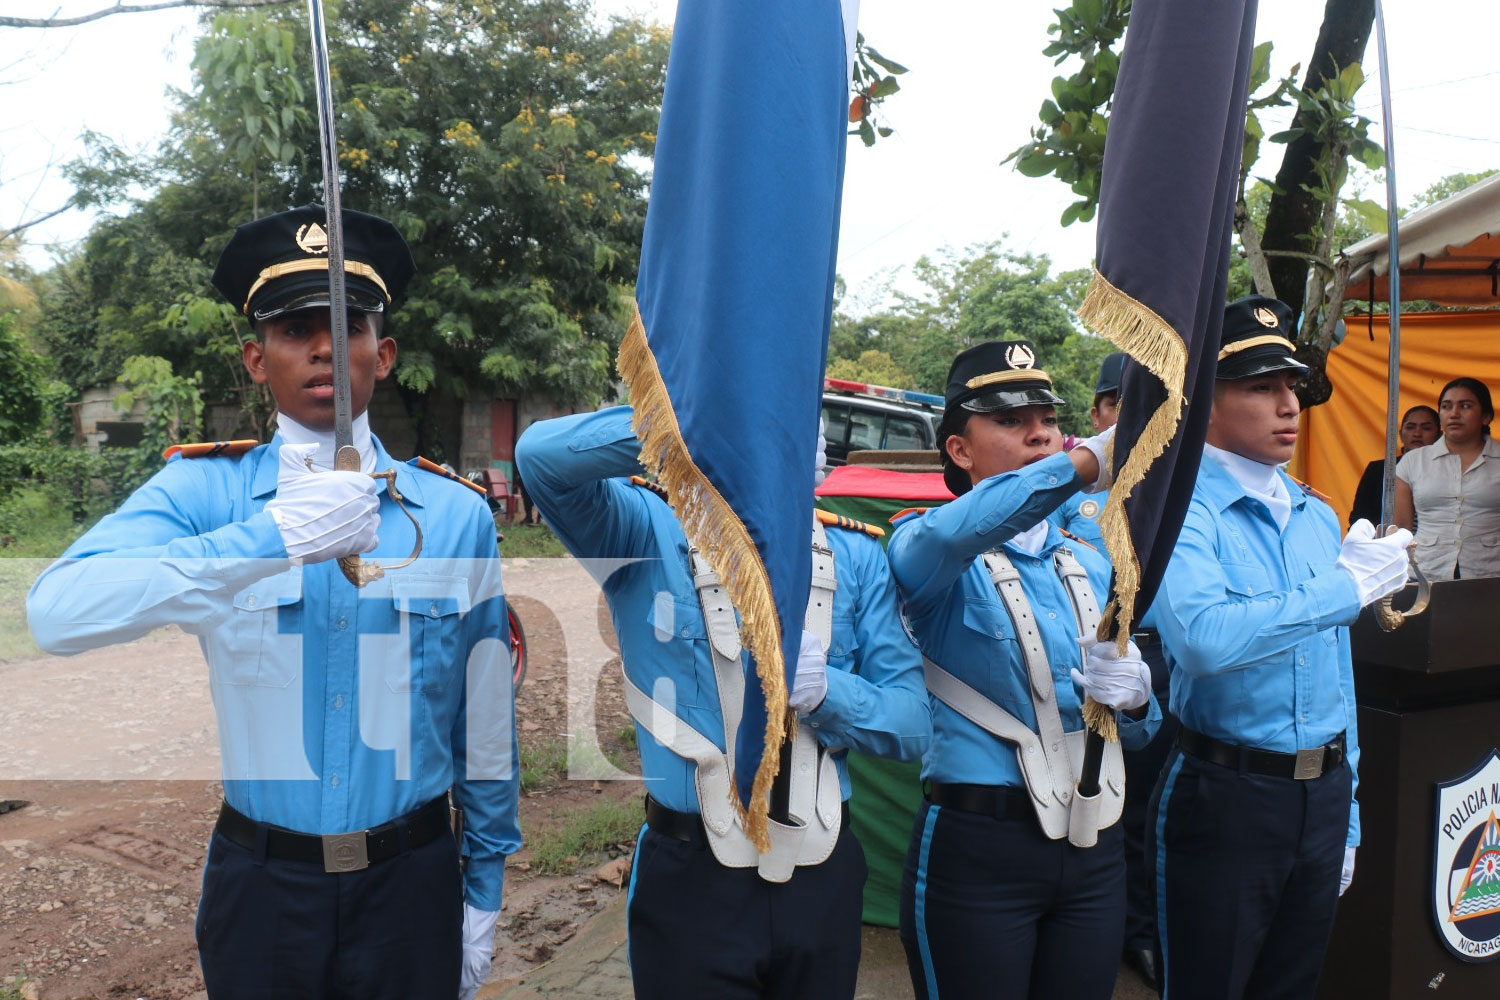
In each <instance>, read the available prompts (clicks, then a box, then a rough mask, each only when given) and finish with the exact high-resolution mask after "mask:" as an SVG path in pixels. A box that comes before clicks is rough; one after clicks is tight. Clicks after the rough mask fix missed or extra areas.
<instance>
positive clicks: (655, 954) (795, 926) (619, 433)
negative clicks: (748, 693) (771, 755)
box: [516, 407, 931, 998]
mask: <svg viewBox="0 0 1500 1000" xmlns="http://www.w3.org/2000/svg"><path fill="white" fill-rule="evenodd" d="M639 454H640V442H639V441H638V440H637V439H636V435H635V432H634V431H633V430H632V428H631V411H630V410H629V408H628V407H615V408H613V409H607V410H602V411H600V412H598V413H587V414H578V415H575V416H571V417H561V418H558V419H555V420H546V421H540V422H538V423H536V424H533V425H532V426H531V427H529V428H528V429H527V431H526V433H525V434H523V435H522V437H521V440H520V441H519V442H518V443H517V445H516V461H517V463H518V465H520V467H521V471H522V474H523V475H524V476H525V477H526V483H527V488H528V489H529V490H530V491H531V495H532V497H533V498H534V499H535V501H536V505H537V507H538V509H540V510H541V512H542V514H543V516H544V517H545V518H546V520H547V523H548V525H549V526H551V528H552V529H553V531H555V532H556V533H557V535H558V537H559V538H560V539H561V540H562V542H563V544H564V545H566V546H567V547H568V550H569V551H570V552H572V553H573V554H574V555H576V556H578V557H579V558H580V559H584V560H588V561H589V562H588V566H589V568H590V570H591V572H594V573H595V574H596V576H597V577H598V578H599V582H600V585H601V586H602V587H603V589H604V594H605V597H606V598H607V599H608V601H609V607H610V611H611V614H612V616H613V620H614V627H615V632H616V634H617V635H618V637H619V648H620V656H621V660H622V662H623V666H624V671H625V677H626V686H627V701H628V702H630V704H631V710H632V714H633V715H634V716H635V718H636V724H637V728H638V731H639V732H640V740H639V746H640V752H641V769H642V771H643V772H644V773H645V779H646V789H647V792H648V799H647V806H646V823H647V825H646V827H645V829H643V830H642V833H641V837H640V840H639V842H638V844H637V847H636V857H635V863H634V866H633V868H632V871H631V883H630V899H629V910H628V927H629V942H630V944H629V954H630V963H631V977H632V980H633V982H634V987H635V995H636V996H637V997H679V996H703V997H710V996H711V997H715V998H736V997H745V998H750V997H786V998H793V997H852V996H853V994H854V984H855V978H856V974H857V971H858V965H859V951H860V929H859V927H860V910H861V890H862V887H863V884H864V877H865V864H864V855H863V852H862V851H861V849H860V847H859V844H858V842H857V841H856V840H855V839H854V837H853V835H852V834H851V832H850V831H849V827H848V817H847V811H845V810H841V808H840V803H841V802H842V801H843V800H845V799H847V798H848V796H849V792H850V787H849V778H848V773H847V770H846V767H845V764H844V759H843V758H844V755H845V753H846V752H847V751H848V750H851V749H852V750H859V751H860V752H863V753H869V754H874V755H877V756H882V757H890V758H894V759H897V760H914V759H916V758H917V757H919V756H920V755H921V754H922V752H923V751H924V750H925V749H926V748H927V745H928V740H929V737H930V732H931V724H930V720H929V716H928V710H927V699H926V697H925V695H924V693H923V690H922V675H921V661H920V658H919V656H918V654H917V651H916V649H915V647H914V646H913V645H912V643H911V640H910V639H909V638H908V637H907V635H906V633H905V632H904V631H903V629H902V627H901V624H900V616H899V613H898V610H897V605H896V592H895V586H894V584H893V583H892V581H891V577H890V572H889V569H888V567H887V564H886V561H885V554H884V553H883V552H882V550H881V548H880V545H879V543H878V542H876V541H875V539H874V538H873V537H871V535H870V533H869V531H868V530H867V529H866V528H865V527H864V526H862V525H859V524H858V523H857V522H849V521H847V520H844V521H843V524H842V525H841V524H840V523H838V522H839V521H840V519H837V518H829V519H827V520H830V521H832V522H834V523H829V524H827V525H826V531H825V532H824V535H825V536H826V545H823V551H822V552H821V553H820V552H818V551H815V549H816V548H817V546H814V547H813V548H810V550H809V557H810V558H813V559H814V587H815V588H816V587H817V586H818V579H819V577H820V575H822V574H823V573H825V572H826V570H827V567H826V564H825V563H820V562H819V556H820V555H821V556H822V557H828V556H831V562H832V574H833V576H834V577H836V583H835V584H834V589H833V594H832V620H831V634H830V636H829V640H828V642H827V645H826V648H825V646H824V644H823V642H822V641H821V640H820V639H818V638H813V637H810V635H809V633H808V632H807V631H804V633H803V643H802V646H803V652H802V655H801V656H800V657H799V658H798V663H797V672H796V681H795V684H794V686H793V690H792V691H791V692H790V697H789V703H790V705H791V706H792V707H793V708H794V709H795V710H796V711H797V712H798V715H799V718H800V720H801V721H800V725H799V727H798V728H799V731H801V732H804V733H807V734H811V737H812V740H813V743H814V744H815V745H816V747H817V748H820V749H819V750H818V753H819V757H818V761H817V764H816V765H812V766H810V768H808V769H804V768H801V767H799V766H796V765H795V764H794V766H793V768H792V775H793V781H794V784H793V792H792V795H793V798H794V799H795V798H796V796H797V794H798V792H797V788H798V785H797V784H796V781H797V775H798V774H799V772H800V773H803V774H807V775H808V776H809V777H811V776H812V774H813V773H815V772H821V773H822V778H821V779H820V780H819V782H818V784H817V794H818V800H819V805H818V807H817V812H818V815H819V821H820V822H821V821H827V822H825V827H827V830H828V832H829V837H828V840H827V843H826V848H825V851H826V853H825V856H823V857H821V858H819V857H811V858H810V857H807V856H801V857H798V858H797V859H796V861H797V865H796V867H795V868H794V869H793V870H791V871H790V877H789V878H782V880H780V881H771V880H769V879H768V878H766V877H762V872H761V869H760V868H759V867H758V866H759V864H760V862H759V859H758V857H757V855H756V853H755V850H754V847H753V846H752V845H749V844H748V841H745V840H744V837H743V834H740V833H739V831H738V829H737V828H736V827H735V826H734V824H733V823H732V822H729V821H728V819H727V817H728V816H729V813H728V808H729V807H728V804H727V796H728V795H729V794H731V793H730V791H729V786H728V784H727V783H725V779H724V773H725V771H726V770H727V771H728V773H729V774H732V773H733V768H732V767H728V768H727V769H726V766H725V764H726V757H725V755H726V753H727V751H726V742H725V730H726V726H725V721H724V719H725V713H726V711H728V712H737V711H738V699H737V696H736V697H732V698H728V699H725V700H723V701H721V696H722V695H723V693H724V691H723V689H724V687H725V686H726V685H730V686H732V685H733V684H734V683H735V682H736V678H738V677H741V676H743V675H744V672H745V671H746V670H748V664H749V660H748V654H747V653H743V652H742V651H741V650H740V648H739V643H738V639H737V638H736V635H737V624H736V622H735V620H734V617H733V609H732V608H729V607H728V605H727V600H726V601H723V602H722V603H719V602H720V601H721V598H720V596H719V595H718V593H717V592H716V591H715V589H714V588H715V587H716V586H717V581H716V580H708V581H707V582H705V578H706V577H711V575H712V574H711V570H709V569H708V568H707V567H706V566H695V563H694V555H693V554H692V553H691V552H690V550H689V545H688V541H687V537H686V536H685V535H684V534H683V531H682V528H681V526H680V525H679V523H678V521H677V519H676V517H675V516H674V514H673V512H672V509H671V507H670V506H668V504H667V502H666V501H665V500H664V499H663V498H662V497H661V496H660V495H658V493H657V492H656V490H655V489H654V488H653V487H652V486H651V484H648V483H647V482H646V481H645V480H643V479H641V478H640V477H639V475H638V474H639V473H641V472H642V471H643V470H642V467H641V464H640V461H639V457H638V456H639ZM632 476H634V477H635V478H634V479H632V478H631V477H632ZM809 503H811V498H809ZM874 530H877V531H878V529H874ZM810 543H811V540H810ZM820 566H822V567H823V569H820ZM695 570H696V571H697V572H698V574H699V578H698V579H697V580H695ZM810 604H813V605H815V604H816V601H810ZM710 605H712V606H714V607H717V608H719V609H720V610H719V611H718V612H716V613H715V615H716V616H715V618H714V620H713V621H710V620H709V618H708V614H709V612H708V610H707V609H708V608H709V606H710ZM722 614H727V615H728V618H727V619H724V618H721V617H719V615H722ZM810 617H811V615H810ZM726 645H727V646H728V647H730V648H729V650H728V652H727V653H726V651H725V649H724V647H725V646H726ZM726 671H727V673H726ZM749 677H750V680H751V681H752V682H753V680H754V674H753V673H750V674H749ZM648 699H649V700H648ZM727 728H728V729H729V731H730V733H731V734H732V733H733V732H734V731H735V730H736V728H737V727H735V726H730V727H727ZM690 734H691V735H690ZM693 736H696V737H699V740H698V742H697V745H696V746H694V745H693V739H692V737H693ZM690 754H696V755H697V756H696V757H690V756H689V755H690ZM825 769H826V770H825ZM715 777H717V778H718V779H719V784H717V785H716V784H714V779H715ZM803 818H804V819H808V820H809V821H811V820H812V817H803ZM721 820H725V823H724V824H723V825H720V821H721ZM834 831H836V832H834ZM809 836H811V834H810V835H809ZM820 853H822V852H820ZM785 874H786V873H785V872H783V873H782V875H783V876H784V875H785Z"/></svg>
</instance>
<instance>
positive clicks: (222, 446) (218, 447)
mask: <svg viewBox="0 0 1500 1000" xmlns="http://www.w3.org/2000/svg"><path fill="white" fill-rule="evenodd" d="M259 447H260V442H259V441H200V442H198V443H196V444H174V445H173V446H172V447H170V448H168V449H167V450H166V451H164V452H162V453H161V457H162V458H171V457H172V456H173V455H177V456H179V457H181V458H218V457H220V456H222V457H224V458H233V457H234V456H236V455H243V454H244V453H245V452H247V451H249V450H250V449H251V448H259Z"/></svg>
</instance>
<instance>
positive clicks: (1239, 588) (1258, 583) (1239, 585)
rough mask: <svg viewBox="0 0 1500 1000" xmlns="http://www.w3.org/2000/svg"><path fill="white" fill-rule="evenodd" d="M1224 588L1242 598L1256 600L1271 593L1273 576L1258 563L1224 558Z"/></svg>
mask: <svg viewBox="0 0 1500 1000" xmlns="http://www.w3.org/2000/svg"><path fill="white" fill-rule="evenodd" d="M1219 565H1221V566H1222V567H1223V568H1224V589H1225V590H1227V591H1228V592H1229V593H1230V595H1231V596H1233V597H1238V598H1240V599H1242V600H1255V599H1258V598H1262V597H1265V596H1267V595H1269V594H1270V593H1271V578H1270V576H1269V575H1268V574H1267V573H1266V570H1265V567H1264V566H1261V565H1260V564H1258V563H1252V562H1240V561H1238V560H1233V559H1222V560H1220V562H1219Z"/></svg>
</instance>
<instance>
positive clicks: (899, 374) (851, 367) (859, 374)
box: [828, 350, 912, 388]
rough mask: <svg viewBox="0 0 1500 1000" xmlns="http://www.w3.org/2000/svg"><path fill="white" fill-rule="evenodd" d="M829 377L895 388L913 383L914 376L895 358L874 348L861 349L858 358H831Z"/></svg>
mask: <svg viewBox="0 0 1500 1000" xmlns="http://www.w3.org/2000/svg"><path fill="white" fill-rule="evenodd" d="M828 377H829V378H842V379H848V380H849V381H851V382H867V383H869V384H871V385H888V386H893V387H895V388H902V387H905V386H909V385H911V384H912V377H911V376H910V375H908V374H907V373H906V371H904V370H903V369H902V368H901V367H900V366H899V365H897V364H896V361H895V359H894V358H892V357H891V356H890V355H889V354H887V353H885V352H884V351H874V350H871V351H860V352H859V357H857V358H832V359H830V360H829V362H828Z"/></svg>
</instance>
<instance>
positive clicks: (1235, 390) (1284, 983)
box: [1149, 295, 1411, 1000]
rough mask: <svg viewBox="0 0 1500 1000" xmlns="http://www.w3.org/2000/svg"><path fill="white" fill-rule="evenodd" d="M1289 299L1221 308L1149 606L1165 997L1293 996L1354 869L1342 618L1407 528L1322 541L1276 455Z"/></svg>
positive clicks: (1390, 573) (1294, 365)
mask: <svg viewBox="0 0 1500 1000" xmlns="http://www.w3.org/2000/svg"><path fill="white" fill-rule="evenodd" d="M1291 324H1292V313H1291V310H1290V309H1289V308H1288V307H1287V306H1285V305H1284V304H1283V303H1281V302H1278V301H1276V300H1274V299H1270V298H1265V297H1263V296H1258V295H1257V296H1251V297H1249V298H1247V299H1241V300H1239V301H1237V302H1233V303H1231V304H1230V305H1229V307H1228V308H1227V309H1226V310H1225V317H1224V335H1223V342H1222V346H1221V349H1220V351H1219V362H1218V381H1217V384H1216V385H1215V389H1214V397H1213V410H1212V415H1211V416H1210V418H1209V425H1208V443H1207V446H1206V447H1205V449H1204V457H1203V462H1202V465H1201V467H1200V469H1199V472H1198V482H1197V485H1196V487H1195V489H1194V492H1193V497H1192V501H1191V504H1190V505H1189V508H1188V512H1187V516H1186V519H1185V520H1184V522H1183V526H1182V533H1181V535H1180V536H1179V538H1178V540H1177V546H1176V549H1175V550H1174V551H1173V554H1172V560H1171V563H1170V565H1169V566H1168V568H1167V572H1166V575H1165V576H1164V577H1163V580H1162V584H1161V590H1160V592H1159V593H1158V594H1157V597H1156V600H1155V602H1154V603H1153V605H1152V615H1153V616H1154V618H1155V621H1156V625H1157V627H1158V628H1159V629H1160V631H1161V638H1162V643H1163V645H1164V646H1165V648H1166V653H1167V657H1168V661H1169V663H1170V665H1171V667H1172V711H1173V713H1174V714H1176V715H1177V716H1178V718H1179V719H1181V721H1182V728H1181V729H1180V730H1179V733H1178V738H1177V747H1176V748H1174V749H1173V750H1172V752H1171V754H1170V755H1169V757H1168V759H1167V766H1166V769H1165V770H1164V771H1163V773H1162V777H1161V780H1160V783H1159V784H1158V787H1157V790H1156V793H1155V797H1154V799H1153V802H1152V810H1151V827H1150V829H1149V834H1150V837H1151V840H1152V841H1154V843H1150V844H1149V849H1150V850H1151V851H1152V853H1153V856H1154V858H1155V862H1156V866H1157V885H1158V887H1159V894H1158V897H1157V912H1158V922H1159V930H1160V936H1161V941H1160V947H1161V957H1162V964H1161V975H1162V985H1163V987H1164V990H1165V992H1166V995H1168V996H1170V997H1172V998H1173V1000H1194V998H1204V1000H1208V998H1212V1000H1236V998H1239V997H1256V998H1259V997H1288V998H1291V997H1311V996H1312V994H1313V991H1314V989H1315V988H1316V985H1317V980H1318V971H1319V968H1320V966H1321V964H1322V957H1323V951H1324V949H1325V947H1326V946H1327V941H1328V935H1329V932H1330V930H1331V928H1332V925H1333V913H1334V905H1335V902H1336V900H1337V898H1338V895H1339V893H1340V892H1341V891H1342V890H1343V889H1344V888H1346V887H1347V886H1348V883H1349V880H1350V878H1352V876H1353V873H1354V848H1355V845H1357V844H1358V843H1359V813H1358V810H1357V808H1356V806H1355V805H1354V803H1353V793H1354V786H1355V768H1356V766H1357V765H1358V761H1359V742H1358V737H1357V734H1356V731H1355V703H1354V677H1353V672H1352V667H1351V663H1350V658H1349V630H1348V628H1347V626H1348V625H1349V623H1350V622H1352V621H1353V620H1354V618H1355V616H1356V615H1357V614H1358V613H1359V609H1360V608H1361V606H1363V605H1366V604H1369V603H1371V602H1372V601H1375V600H1377V599H1379V598H1380V597H1382V596H1384V595H1386V594H1389V593H1392V592H1394V591H1395V590H1397V589H1399V588H1400V587H1401V586H1402V584H1403V583H1404V582H1405V579H1406V564H1407V556H1406V546H1407V545H1408V543H1409V542H1410V541H1411V536H1410V533H1409V532H1405V531H1402V532H1398V533H1397V534H1396V535H1394V536H1392V537H1388V538H1381V539H1377V538H1374V537H1373V530H1372V529H1371V528H1370V525H1369V522H1361V523H1360V524H1359V525H1356V526H1355V527H1354V528H1353V529H1351V530H1350V532H1349V536H1348V538H1346V539H1345V540H1344V543H1343V545H1342V547H1340V545H1339V531H1338V520H1337V518H1336V517H1335V516H1334V514H1333V511H1331V510H1330V509H1329V508H1328V506H1327V505H1326V504H1324V503H1323V502H1321V501H1320V500H1317V499H1315V498H1314V497H1312V496H1310V495H1309V494H1308V493H1307V491H1305V490H1304V489H1303V488H1302V487H1301V486H1300V485H1298V484H1297V483H1296V482H1295V481H1294V480H1292V479H1290V478H1289V477H1287V476H1286V475H1284V474H1283V473H1282V472H1281V471H1280V469H1279V468H1278V465H1280V464H1281V463H1282V462H1285V461H1287V460H1288V459H1289V458H1291V455H1292V450H1293V448H1294V446H1295V445H1296V441H1297V413H1298V410H1299V406H1298V402H1297V396H1296V394H1295V392H1294V390H1295V388H1296V384H1297V380H1298V378H1300V377H1301V375H1302V373H1303V372H1305V371H1306V368H1305V367H1304V366H1303V365H1302V364H1300V363H1299V362H1297V361H1296V360H1295V359H1294V358H1293V357H1292V343H1291V340H1290V339H1289V332H1290V330H1291V328H1292V325H1291Z"/></svg>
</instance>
